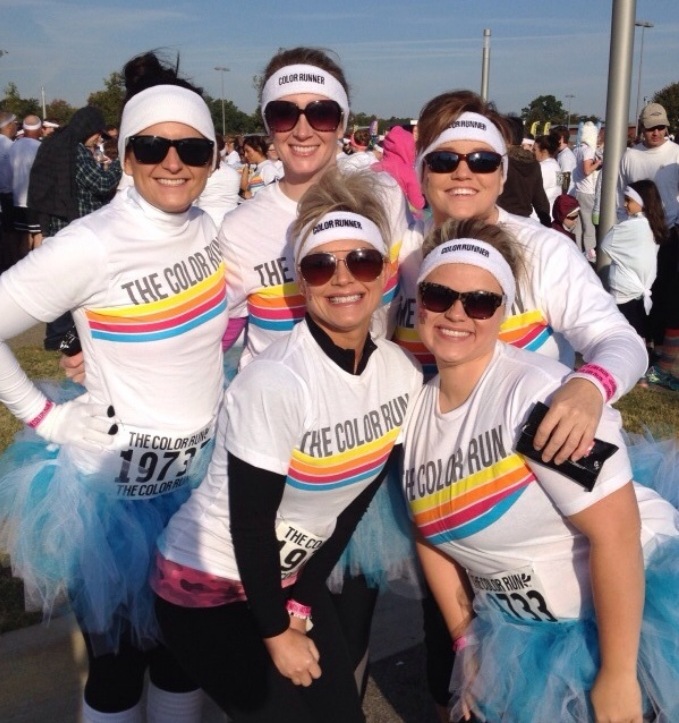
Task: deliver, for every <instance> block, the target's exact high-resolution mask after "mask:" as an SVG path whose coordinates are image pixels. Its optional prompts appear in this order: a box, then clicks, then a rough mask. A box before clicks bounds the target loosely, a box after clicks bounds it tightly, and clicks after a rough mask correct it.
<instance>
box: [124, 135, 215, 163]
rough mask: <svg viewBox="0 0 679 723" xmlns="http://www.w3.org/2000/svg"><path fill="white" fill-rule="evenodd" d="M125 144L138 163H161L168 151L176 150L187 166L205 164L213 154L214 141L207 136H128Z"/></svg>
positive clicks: (210, 159)
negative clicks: (130, 149)
mask: <svg viewBox="0 0 679 723" xmlns="http://www.w3.org/2000/svg"><path fill="white" fill-rule="evenodd" d="M127 145H128V146H130V147H131V148H132V153H134V157H135V158H136V159H137V162H138V163H143V164H145V165H154V164H156V163H161V162H162V161H163V159H164V158H165V157H166V156H167V154H168V153H169V152H170V148H175V149H176V150H177V155H178V156H179V158H180V160H181V162H182V163H184V164H186V165H187V166H207V165H208V163H210V162H211V161H212V158H213V155H214V147H215V144H214V141H211V140H209V139H208V138H164V137H163V136H145V135H139V136H130V137H129V138H128V139H127Z"/></svg>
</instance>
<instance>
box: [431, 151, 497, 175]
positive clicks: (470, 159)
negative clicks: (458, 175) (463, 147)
mask: <svg viewBox="0 0 679 723" xmlns="http://www.w3.org/2000/svg"><path fill="white" fill-rule="evenodd" d="M460 161H465V163H466V164H467V166H468V167H469V170H470V171H471V172H472V173H493V172H494V171H497V169H498V168H499V167H500V166H501V165H502V154H501V153H496V152H495V151H472V152H471V153H456V152H455V151H432V152H431V153H427V155H426V156H425V157H424V162H425V163H426V164H427V168H428V169H429V170H430V171H431V172H432V173H452V172H453V171H455V170H456V169H457V167H458V166H459V165H460Z"/></svg>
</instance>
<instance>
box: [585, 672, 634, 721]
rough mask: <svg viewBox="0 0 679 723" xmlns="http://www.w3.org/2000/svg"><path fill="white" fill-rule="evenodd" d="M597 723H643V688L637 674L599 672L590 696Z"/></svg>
mask: <svg viewBox="0 0 679 723" xmlns="http://www.w3.org/2000/svg"><path fill="white" fill-rule="evenodd" d="M590 697H591V700H592V707H593V708H594V720H595V722H596V723H642V722H643V714H642V706H641V688H640V686H639V681H638V680H637V676H636V672H635V671H631V672H630V673H627V674H622V675H621V674H614V673H606V672H605V671H604V670H603V669H602V670H600V671H599V674H598V675H597V677H596V681H595V682H594V687H593V688H592V692H591V694H590Z"/></svg>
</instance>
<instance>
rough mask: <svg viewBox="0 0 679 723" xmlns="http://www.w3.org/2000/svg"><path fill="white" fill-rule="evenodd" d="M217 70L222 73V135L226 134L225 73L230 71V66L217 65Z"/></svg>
mask: <svg viewBox="0 0 679 723" xmlns="http://www.w3.org/2000/svg"><path fill="white" fill-rule="evenodd" d="M215 70H217V71H219V72H220V73H221V75H222V135H223V136H225V135H226V114H225V112H224V73H228V72H229V70H230V68H225V67H224V66H223V65H215Z"/></svg>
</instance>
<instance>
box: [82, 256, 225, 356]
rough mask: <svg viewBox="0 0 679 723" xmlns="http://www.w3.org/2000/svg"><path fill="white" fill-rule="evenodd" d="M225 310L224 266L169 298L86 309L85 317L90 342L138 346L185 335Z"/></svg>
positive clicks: (221, 265)
mask: <svg viewBox="0 0 679 723" xmlns="http://www.w3.org/2000/svg"><path fill="white" fill-rule="evenodd" d="M225 310H226V280H225V277H224V264H220V265H219V268H218V269H217V270H216V271H215V273H214V274H212V275H211V276H208V277H207V278H206V279H203V281H201V282H199V283H198V284H196V285H195V286H192V287H191V288H189V289H186V290H185V291H181V292H180V293H178V294H176V295H175V296H172V297H170V298H168V299H161V300H159V301H152V302H149V303H148V304H131V305H126V306H115V307H107V308H101V309H96V310H94V309H89V310H86V311H85V315H86V318H87V321H88V324H89V327H90V333H91V335H92V338H93V339H100V340H103V341H115V342H123V343H138V342H149V341H159V340H162V339H170V338H172V337H175V336H180V335H181V334H185V333H186V332H188V331H190V330H191V329H195V328H196V327H198V326H201V325H202V324H205V323H206V322H207V321H210V320H211V319H213V318H215V317H216V316H219V315H220V314H222V313H224V311H225Z"/></svg>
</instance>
